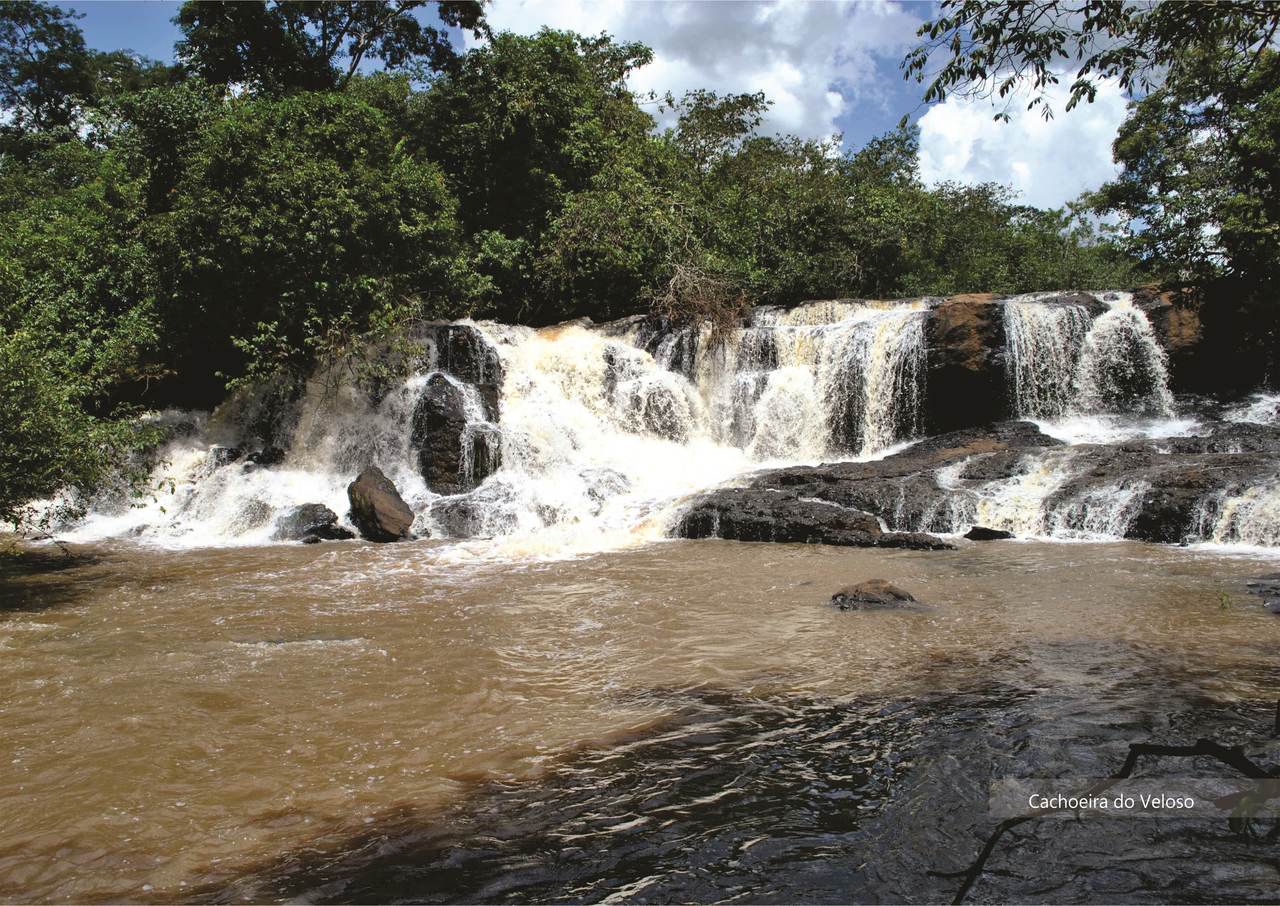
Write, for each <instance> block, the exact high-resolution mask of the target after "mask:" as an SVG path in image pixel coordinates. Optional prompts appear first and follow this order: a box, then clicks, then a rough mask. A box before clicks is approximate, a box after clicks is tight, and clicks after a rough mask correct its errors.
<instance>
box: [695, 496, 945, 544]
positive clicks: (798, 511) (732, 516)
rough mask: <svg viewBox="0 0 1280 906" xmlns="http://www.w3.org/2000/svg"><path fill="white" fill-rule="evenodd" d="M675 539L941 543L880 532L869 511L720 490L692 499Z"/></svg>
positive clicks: (919, 536) (909, 534)
mask: <svg viewBox="0 0 1280 906" xmlns="http://www.w3.org/2000/svg"><path fill="white" fill-rule="evenodd" d="M675 534H676V536H677V537H680V538H724V539H726V540H729V541H775V542H786V543H800V544H838V545H845V546H849V547H905V548H915V549H917V550H941V549H945V548H949V547H951V545H949V544H947V543H946V542H944V541H942V540H940V539H938V538H935V537H933V536H932V535H924V534H919V533H913V532H885V531H883V530H882V529H881V528H880V522H879V520H877V519H876V518H875V517H874V516H872V515H870V514H869V513H864V512H860V511H858V510H854V509H849V508H846V507H843V506H839V505H835V504H830V503H823V502H821V501H816V500H804V499H801V498H800V497H799V496H797V495H795V494H791V493H786V492H778V491H773V490H756V489H753V488H724V489H721V490H718V491H712V492H711V493H710V494H706V495H704V496H703V497H701V498H700V499H699V500H697V501H696V502H695V503H694V504H693V506H691V507H690V508H689V509H688V510H687V511H686V512H685V513H684V514H683V515H682V517H681V518H680V521H679V523H678V525H677V526H676V530H675Z"/></svg>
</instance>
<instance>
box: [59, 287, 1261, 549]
mask: <svg viewBox="0 0 1280 906" xmlns="http://www.w3.org/2000/svg"><path fill="white" fill-rule="evenodd" d="M1101 302H1102V303H1103V304H1105V306H1106V310H1105V311H1104V312H1103V313H1101V314H1099V315H1098V316H1097V317H1096V318H1091V316H1090V309H1089V307H1088V306H1087V305H1086V304H1082V303H1079V302H1064V301H1054V300H1048V301H1046V300H1044V298H1043V297H1037V296H1024V297H1018V298H1015V299H1010V300H1007V301H1006V302H1004V303H1003V311H1004V315H1003V316H1004V323H1005V331H1006V338H1007V344H1008V345H1007V348H1006V352H1007V356H1006V363H1007V366H1006V367H1007V368H1008V377H1009V380H1010V383H1011V387H1012V392H1013V395H1014V398H1015V400H1016V406H1017V411H1018V413H1019V414H1020V415H1023V416H1025V417H1037V418H1056V419H1062V418H1063V417H1071V416H1073V415H1075V417H1076V419H1077V420H1082V419H1083V416H1080V415H1077V413H1091V412H1093V411H1103V410H1105V411H1111V412H1116V411H1118V412H1120V413H1121V414H1119V415H1114V416H1112V418H1114V419H1116V420H1118V421H1120V422H1123V425H1124V427H1123V430H1121V429H1120V428H1115V429H1112V428H1108V430H1114V431H1117V432H1119V433H1115V434H1114V435H1111V434H1106V435H1104V436H1103V437H1102V439H1103V441H1104V442H1109V441H1115V440H1120V439H1124V438H1125V437H1127V436H1134V435H1133V430H1132V426H1133V425H1136V424H1140V420H1139V419H1138V418H1136V416H1140V415H1143V414H1151V413H1168V412H1169V411H1170V407H1171V400H1170V397H1169V391H1168V388H1167V381H1166V378H1167V372H1166V368H1165V361H1164V354H1163V352H1162V350H1161V349H1160V347H1159V346H1158V344H1157V343H1156V342H1155V338H1154V335H1153V332H1152V330H1151V326H1150V324H1149V323H1147V320H1146V318H1145V316H1144V315H1143V313H1142V312H1141V310H1139V309H1137V308H1136V307H1134V306H1133V304H1132V300H1131V299H1130V298H1129V297H1127V296H1124V295H1123V294H1115V295H1112V296H1108V297H1103V298H1102V299H1101ZM930 304H931V303H930V302H929V301H927V300H914V301H898V302H864V301H831V302H816V303H806V304H804V305H800V306H797V307H795V308H792V309H788V310H784V309H780V308H774V307H761V308H757V309H756V310H754V311H753V312H752V314H751V317H750V319H749V321H748V322H747V323H746V324H744V325H743V326H740V327H737V328H733V329H729V330H726V331H722V332H720V333H718V334H717V333H715V332H713V331H712V330H711V329H710V328H709V327H700V328H699V327H681V328H676V329H669V328H663V327H661V326H655V325H654V323H653V322H650V321H646V320H641V319H631V320H627V321H620V322H614V323H611V324H605V325H598V326H596V325H591V324H590V323H573V324H566V325H559V326H556V327H549V328H543V329H540V330H535V329H532V328H529V327H516V326H505V325H500V324H493V323H473V322H470V321H462V322H458V323H455V324H447V325H435V326H428V327H427V328H424V332H423V334H422V335H421V336H420V337H418V338H417V339H416V341H414V342H415V343H416V346H414V348H415V349H416V352H415V353H414V354H413V355H412V356H410V359H411V362H410V363H409V367H408V368H407V372H408V373H407V374H406V375H405V376H404V377H403V379H401V380H399V381H393V382H391V385H390V386H386V385H385V384H383V385H379V387H378V388H373V387H371V386H368V384H367V382H362V381H361V380H359V379H357V378H356V377H354V376H353V375H352V374H350V373H348V371H347V370H346V369H343V368H336V367H335V368H333V369H332V370H330V371H325V372H320V373H317V374H315V375H313V376H312V378H311V379H310V381H309V382H308V383H307V384H306V386H305V388H303V390H302V391H301V392H300V393H298V394H296V395H295V396H293V397H291V398H290V399H289V400H287V401H284V402H281V400H280V399H279V397H280V394H279V393H278V392H274V391H273V390H272V389H271V388H266V389H264V390H263V391H262V392H261V393H259V394H257V395H253V394H241V395H240V396H238V397H236V398H234V399H232V400H231V401H229V402H228V403H226V404H224V405H223V406H222V407H221V408H220V409H219V410H218V411H217V412H216V413H214V414H213V415H211V416H208V417H205V416H190V415H183V416H178V415H174V414H172V413H170V414H169V415H167V416H165V419H164V420H163V421H164V423H166V424H169V425H170V427H171V431H172V439H171V440H170V442H169V443H168V444H167V445H166V446H165V448H164V449H163V450H161V451H160V453H159V456H158V464H157V466H156V469H155V471H154V473H153V475H152V486H153V491H152V493H151V494H150V495H149V497H147V498H146V499H143V500H141V501H130V500H129V499H128V498H127V497H125V496H124V495H120V494H117V495H114V496H113V495H108V494H104V495H103V496H102V497H101V499H98V500H95V501H94V502H93V504H92V506H91V508H90V513H89V515H88V516H87V517H86V518H84V519H83V520H80V521H79V522H77V523H75V524H73V525H65V526H62V527H61V528H60V535H61V536H63V537H66V538H68V539H69V540H81V541H88V540H97V539H103V538H131V539H135V540H138V541H141V542H145V543H153V544H157V545H164V546H173V547H197V546H208V545H220V544H258V543H267V542H270V541H272V540H273V536H274V535H275V533H276V531H277V524H278V523H279V522H280V520H281V519H282V518H283V517H284V516H285V515H286V514H287V513H288V512H289V511H290V510H291V509H292V508H294V507H297V506H299V505H302V504H323V505H324V506H326V507H328V508H329V509H331V510H332V511H333V512H334V513H335V514H337V516H338V517H339V519H341V520H345V519H346V518H347V510H348V501H347V491H346V489H347V484H348V483H349V482H350V481H351V480H352V478H353V477H354V476H355V475H356V474H357V473H358V472H360V471H361V470H362V469H364V468H365V467H367V466H369V465H376V466H378V467H379V468H380V469H381V470H382V471H383V472H384V473H385V474H386V475H387V476H388V477H389V478H390V479H391V480H392V482H394V484H395V485H396V487H397V488H398V489H399V491H400V493H401V495H402V496H403V497H404V499H405V501H406V502H407V503H408V505H409V506H410V507H411V508H412V509H413V511H414V512H415V514H416V519H415V522H414V531H415V532H416V533H418V534H419V535H429V536H431V537H433V538H444V539H449V540H452V541H456V542H459V543H456V544H453V545H451V546H450V547H449V548H448V549H449V551H451V552H452V553H451V554H450V556H458V557H461V558H467V557H473V556H488V555H490V554H494V553H495V552H496V553H497V554H498V555H501V556H511V557H526V556H533V557H536V556H542V555H548V556H563V555H565V554H566V553H570V554H573V553H582V552H589V551H595V550H605V549H616V548H619V547H625V546H628V545H631V544H636V543H642V542H645V541H648V540H652V539H656V538H659V537H663V536H664V534H665V532H666V530H667V528H668V525H669V521H670V518H671V515H672V514H673V513H675V512H677V511H678V508H679V507H680V506H681V505H682V502H683V501H684V500H685V499H686V498H687V497H688V496H689V495H691V494H694V493H697V492H700V491H704V490H706V489H709V488H712V487H715V486H718V485H723V484H725V483H726V482H733V481H739V480H743V479H744V478H745V476H748V475H749V474H750V473H752V472H753V471H757V470H760V469H763V468H767V467H776V466H792V465H797V464H814V463H818V462H824V461H825V462H830V461H834V460H854V459H861V460H865V459H870V458H874V457H876V456H883V455H885V453H886V451H888V450H891V449H892V448H893V447H894V446H895V445H896V444H900V443H902V442H904V441H910V440H913V439H916V438H918V437H919V436H920V434H921V431H922V427H923V425H922V422H923V405H924V400H925V394H926V391H927V388H926V386H925V380H926V355H927V351H926V323H927V319H928V317H930ZM411 345H412V344H411ZM1264 403H1265V404H1266V405H1271V404H1272V403H1273V399H1272V398H1271V397H1267V398H1259V400H1258V401H1257V402H1256V404H1255V403H1250V404H1249V405H1248V406H1247V407H1245V408H1241V409H1240V411H1239V413H1235V412H1233V413H1231V414H1229V417H1236V418H1242V419H1244V418H1248V419H1258V420H1266V419H1267V418H1268V416H1267V414H1266V413H1265V412H1262V411H1261V410H1262V409H1263V408H1265V407H1264V406H1263V404H1264ZM1270 417H1271V418H1273V416H1270ZM1055 424H1063V423H1062V422H1058V423H1055ZM263 425H270V430H267V429H266V428H264V427H263ZM1189 425H1194V423H1193V422H1185V421H1184V422H1178V423H1176V424H1175V423H1173V422H1172V421H1169V422H1165V423H1162V424H1161V425H1160V426H1158V427H1157V428H1152V427H1150V426H1148V427H1144V428H1142V429H1141V430H1140V431H1138V435H1139V436H1147V437H1156V436H1167V435H1171V434H1185V433H1187V431H1188V426H1189ZM1125 432H1129V433H1128V434H1126V433H1125ZM1067 433H1068V434H1069V433H1070V432H1067ZM1065 439H1066V440H1067V441H1068V444H1067V445H1065V446H1063V447H1057V448H1053V449H1050V450H1044V451H1040V452H1037V453H1028V454H1027V455H1026V456H1025V458H1024V460H1023V461H1022V462H1021V464H1020V466H1019V467H1018V468H1017V469H1015V474H1013V476H1012V477H1008V478H1001V479H999V480H993V481H974V480H963V479H962V478H961V477H960V476H961V475H962V473H963V465H964V464H959V465H956V466H948V467H947V468H945V469H943V470H942V471H941V472H940V473H939V474H938V476H937V480H938V483H939V488H940V489H941V491H942V492H943V493H941V494H939V496H938V497H937V498H936V499H934V500H932V501H930V502H929V504H928V505H927V506H926V507H925V511H924V512H923V513H921V512H920V511H919V510H918V509H917V510H915V511H913V510H911V508H910V507H908V506H907V504H906V501H905V499H904V500H902V501H901V502H900V503H901V505H900V506H899V507H898V508H897V510H894V511H892V512H885V513H882V516H883V518H884V520H885V521H886V522H887V523H889V524H890V526H891V527H892V528H895V529H915V530H921V531H933V532H938V531H942V532H963V531H965V530H967V528H968V527H969V526H972V525H974V524H981V525H986V526H989V527H991V528H1000V529H1006V530H1008V531H1011V532H1013V533H1014V534H1016V535H1018V536H1020V537H1054V538H1089V539H1093V538H1102V537H1120V536H1122V535H1123V534H1124V533H1125V531H1126V527H1127V526H1128V525H1129V523H1130V522H1131V520H1132V518H1133V515H1134V512H1135V510H1136V506H1137V504H1139V503H1140V502H1141V499H1142V497H1143V495H1144V494H1145V493H1146V491H1147V487H1146V486H1145V485H1144V484H1142V482H1140V481H1136V480H1134V481H1125V480H1120V481H1117V482H1116V483H1115V484H1114V486H1107V487H1103V488H1099V487H1098V486H1097V485H1096V484H1094V485H1088V483H1087V482H1079V481H1077V480H1078V479H1079V478H1081V476H1082V474H1083V472H1082V470H1087V469H1088V468H1090V465H1089V460H1088V458H1087V457H1086V458H1084V459H1081V458H1080V451H1081V450H1084V449H1086V445H1087V444H1089V443H1093V442H1094V441H1095V440H1097V439H1098V438H1097V437H1095V436H1094V435H1091V434H1088V433H1087V432H1085V433H1079V432H1077V436H1067V437H1065ZM277 446H278V447H280V448H282V449H281V450H276V449H275V447H277ZM1073 482H1075V483H1073ZM1077 485H1078V486H1080V487H1085V486H1088V487H1089V489H1088V490H1087V491H1075V490H1071V489H1072V488H1074V487H1077ZM1277 505H1278V504H1277V490H1276V486H1270V485H1269V486H1264V487H1259V488H1251V489H1245V490H1243V491H1242V492H1241V493H1239V494H1237V495H1236V496H1234V497H1229V498H1224V499H1221V500H1214V501H1206V502H1205V504H1204V514H1203V517H1202V519H1201V527H1200V529H1198V530H1197V535H1198V537H1202V538H1204V539H1206V540H1209V539H1216V540H1219V541H1221V542H1223V543H1247V544H1280V537H1276V535H1275V529H1274V526H1275V525H1276V524H1277V521H1278V520H1277V512H1276V508H1277ZM891 509H892V507H891ZM910 512H914V515H911V516H906V515H905V514H906V513H910ZM907 519H910V520H911V521H913V522H918V523H920V524H915V525H907V524H904V521H905V520H907Z"/></svg>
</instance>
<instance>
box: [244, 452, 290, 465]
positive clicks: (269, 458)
mask: <svg viewBox="0 0 1280 906" xmlns="http://www.w3.org/2000/svg"><path fill="white" fill-rule="evenodd" d="M284 455H285V454H284V450H281V449H280V448H279V447H264V448H263V449H261V450H254V451H253V452H252V453H250V454H249V455H248V456H247V457H245V458H246V459H247V460H248V461H249V462H251V463H253V464H254V465H259V466H278V465H279V464H280V463H282V462H284Z"/></svg>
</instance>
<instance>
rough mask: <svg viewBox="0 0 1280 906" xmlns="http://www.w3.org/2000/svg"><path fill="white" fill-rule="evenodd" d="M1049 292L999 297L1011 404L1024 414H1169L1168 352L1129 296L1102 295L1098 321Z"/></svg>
mask: <svg viewBox="0 0 1280 906" xmlns="http://www.w3.org/2000/svg"><path fill="white" fill-rule="evenodd" d="M1052 295H1053V294H1044V293H1040V294H1034V295H1030V296H1020V297H1017V298H1014V299H1010V300H1008V301H1007V302H1005V308H1004V324H1005V334H1006V344H1007V345H1006V359H1007V363H1008V365H1007V367H1008V372H1009V375H1010V382H1011V384H1012V388H1013V400H1014V408H1015V411H1016V412H1017V414H1018V415H1020V416H1022V417H1024V418H1036V419H1057V418H1061V417H1063V416H1070V415H1087V416H1096V415H1102V414H1108V415H1129V416H1155V417H1165V418H1167V417H1170V416H1172V415H1173V397H1172V395H1171V394H1170V392H1169V374H1168V365H1167V356H1166V354H1165V351H1164V349H1163V348H1162V347H1161V346H1160V343H1159V341H1158V340H1157V339H1156V336H1155V333H1154V331H1152V329H1151V324H1150V322H1149V321H1148V320H1147V316H1146V314H1145V313H1143V312H1142V310H1141V309H1139V308H1137V307H1136V306H1135V305H1134V304H1133V297H1132V295H1131V294H1130V293H1106V294H1103V295H1102V296H1101V297H1100V301H1101V302H1102V303H1103V304H1104V305H1106V306H1107V310H1106V311H1105V312H1104V313H1102V314H1100V315H1099V316H1098V317H1097V318H1093V317H1091V315H1090V313H1089V310H1088V308H1087V307H1086V306H1085V305H1083V304H1080V303H1078V302H1072V301H1062V302H1058V301H1049V302H1045V301H1043V300H1045V299H1048V298H1050V297H1051V296H1052Z"/></svg>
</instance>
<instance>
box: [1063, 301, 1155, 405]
mask: <svg viewBox="0 0 1280 906" xmlns="http://www.w3.org/2000/svg"><path fill="white" fill-rule="evenodd" d="M1103 301H1104V302H1105V303H1106V304H1107V306H1108V308H1107V311H1106V312H1104V313H1103V314H1102V315H1100V316H1099V317H1098V318H1097V320H1096V321H1094V322H1093V326H1092V327H1090V328H1089V333H1088V334H1087V335H1086V336H1085V338H1084V348H1083V349H1082V350H1081V351H1080V361H1079V363H1078V364H1077V365H1076V372H1075V380H1074V385H1075V404H1074V405H1075V408H1076V409H1077V410H1079V411H1082V412H1111V413H1118V412H1122V413H1136V414H1140V415H1160V416H1169V415H1172V414H1173V396H1172V395H1171V394H1170V393H1169V372H1168V366H1167V364H1166V355H1165V351H1164V348H1163V347H1161V346H1160V344H1159V342H1158V341H1157V340H1156V337H1155V333H1154V332H1153V331H1152V329H1151V323H1150V322H1149V321H1148V320H1147V316H1146V315H1145V314H1144V313H1143V312H1142V311H1140V310H1139V309H1137V308H1136V307H1135V306H1134V304H1133V300H1132V297H1131V296H1130V295H1129V294H1128V293H1110V294H1108V296H1106V297H1104V298H1103Z"/></svg>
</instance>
